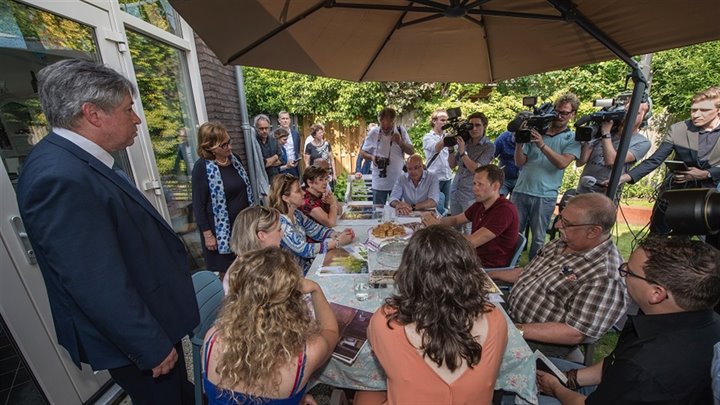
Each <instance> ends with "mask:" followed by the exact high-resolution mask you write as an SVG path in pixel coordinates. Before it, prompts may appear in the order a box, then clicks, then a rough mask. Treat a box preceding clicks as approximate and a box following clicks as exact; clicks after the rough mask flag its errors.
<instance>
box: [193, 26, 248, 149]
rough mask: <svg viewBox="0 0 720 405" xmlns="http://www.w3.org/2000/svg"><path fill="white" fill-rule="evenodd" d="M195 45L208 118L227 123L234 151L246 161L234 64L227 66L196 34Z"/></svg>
mask: <svg viewBox="0 0 720 405" xmlns="http://www.w3.org/2000/svg"><path fill="white" fill-rule="evenodd" d="M195 46H196V48H197V57H198V63H199V65H200V76H201V78H202V86H203V92H204V94H205V108H206V109H207V114H208V120H209V121H215V122H220V123H221V124H223V125H225V127H226V128H227V130H228V132H229V133H230V138H231V139H232V142H233V152H235V153H236V154H238V155H239V156H240V157H241V158H242V160H243V162H247V156H246V154H245V140H244V136H243V133H242V126H241V125H242V121H241V119H240V102H239V100H238V93H237V82H236V80H235V67H234V66H224V65H223V64H222V62H220V60H219V59H218V58H217V57H216V56H215V54H214V53H213V52H212V51H211V50H210V48H208V47H207V45H205V43H204V42H203V40H202V39H200V37H198V36H197V35H195ZM201 124H202V123H201Z"/></svg>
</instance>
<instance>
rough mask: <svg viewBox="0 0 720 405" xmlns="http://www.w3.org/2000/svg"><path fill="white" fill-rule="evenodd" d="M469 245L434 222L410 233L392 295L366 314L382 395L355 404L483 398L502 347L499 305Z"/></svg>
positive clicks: (362, 396) (488, 398)
mask: <svg viewBox="0 0 720 405" xmlns="http://www.w3.org/2000/svg"><path fill="white" fill-rule="evenodd" d="M486 277H487V276H485V274H484V273H483V270H482V267H481V265H480V261H479V259H478V257H477V255H476V254H475V250H474V249H473V248H472V247H471V246H470V244H469V243H468V242H467V240H466V239H465V238H463V236H462V235H461V234H460V233H458V232H456V231H455V230H453V229H451V228H449V227H447V226H441V225H434V226H430V227H428V228H426V229H423V230H421V231H419V232H417V233H416V234H415V235H414V236H413V238H412V239H411V240H410V244H409V245H408V247H407V249H405V252H404V254H403V257H402V262H401V263H400V268H399V269H398V271H397V274H396V276H395V281H396V287H397V293H396V294H394V295H393V296H391V297H390V298H388V299H387V302H386V303H385V305H383V306H382V307H380V308H379V309H378V310H377V312H376V313H375V314H374V315H373V317H372V320H371V321H370V327H369V328H368V338H369V339H370V343H371V344H372V348H373V351H374V352H375V355H376V356H377V358H378V359H379V360H380V364H382V367H383V369H384V370H385V373H386V375H387V379H388V380H387V388H388V390H387V393H368V392H363V393H358V394H357V395H356V402H355V403H356V404H368V403H388V404H457V405H459V404H473V405H475V404H490V403H492V397H493V390H494V387H495V380H496V379H497V375H498V370H499V368H500V361H501V360H502V356H503V353H504V352H505V346H506V345H507V324H506V321H505V317H504V315H503V314H502V312H501V310H500V309H498V308H497V307H495V306H494V305H493V304H491V303H489V302H488V301H487V292H488V285H487V284H486V282H485V281H486Z"/></svg>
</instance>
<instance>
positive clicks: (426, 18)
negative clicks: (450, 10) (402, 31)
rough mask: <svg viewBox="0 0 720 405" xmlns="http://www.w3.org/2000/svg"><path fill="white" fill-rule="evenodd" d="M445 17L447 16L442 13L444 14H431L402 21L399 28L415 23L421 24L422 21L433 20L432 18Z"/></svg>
mask: <svg viewBox="0 0 720 405" xmlns="http://www.w3.org/2000/svg"><path fill="white" fill-rule="evenodd" d="M443 17H445V16H444V15H442V14H440V13H438V14H434V15H429V16H427V17H422V18H418V19H416V20H412V21H408V22H404V23H400V26H399V27H398V28H405V27H407V26H410V25H415V24H420V23H424V22H428V21H432V20H437V19H438V18H443Z"/></svg>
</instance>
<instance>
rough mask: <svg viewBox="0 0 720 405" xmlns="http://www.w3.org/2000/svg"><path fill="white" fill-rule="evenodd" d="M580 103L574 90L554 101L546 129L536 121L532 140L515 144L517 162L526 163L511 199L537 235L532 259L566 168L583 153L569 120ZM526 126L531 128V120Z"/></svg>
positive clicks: (542, 239) (522, 222) (542, 238)
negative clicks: (538, 125) (569, 125)
mask: <svg viewBox="0 0 720 405" xmlns="http://www.w3.org/2000/svg"><path fill="white" fill-rule="evenodd" d="M579 106H580V100H578V98H577V96H575V95H574V94H572V93H567V94H564V95H562V96H560V98H558V99H557V100H556V101H555V103H554V105H553V109H554V111H555V112H556V113H557V115H556V117H555V118H554V119H552V121H550V125H549V127H548V128H547V130H546V131H545V133H544V134H541V133H540V132H538V128H537V126H535V125H533V126H532V127H531V128H530V129H529V130H530V142H528V143H516V144H515V163H516V164H517V165H518V166H522V171H521V172H520V176H519V177H518V181H517V183H516V185H515V189H514V190H513V193H512V197H511V198H510V200H511V201H512V202H513V203H515V206H517V209H518V214H519V217H520V229H525V228H526V226H527V225H528V223H529V224H530V232H531V233H532V235H533V236H532V244H531V245H530V258H531V259H532V258H533V257H535V254H536V253H537V252H538V250H540V248H542V246H543V244H544V243H545V231H546V230H547V227H548V223H549V222H550V216H551V215H552V212H553V210H554V209H555V201H556V199H557V193H558V192H557V190H558V188H559V187H560V183H561V182H562V177H563V172H564V171H565V168H566V167H567V166H568V165H569V164H570V163H571V162H572V161H573V160H575V159H577V158H578V157H580V144H579V143H577V142H575V134H574V133H573V132H572V131H571V130H570V129H569V128H568V122H570V120H572V119H573V118H575V112H576V111H577V109H578V107H579ZM533 124H535V123H533ZM524 126H525V127H526V128H527V126H528V123H526V124H525V125H524ZM518 129H524V128H518ZM539 129H543V128H542V127H541V128H539ZM516 139H517V133H516ZM517 142H519V141H517Z"/></svg>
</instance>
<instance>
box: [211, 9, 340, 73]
mask: <svg viewBox="0 0 720 405" xmlns="http://www.w3.org/2000/svg"><path fill="white" fill-rule="evenodd" d="M327 3H328V2H327V1H326V0H323V1H320V2H319V3H318V4H316V5H314V6H313V7H311V8H309V9H307V10H305V11H303V12H302V13H301V14H298V15H297V17H295V18H293V19H292V20H290V21H287V22H285V23H284V24H282V25H280V26H279V27H277V28H275V29H274V30H272V31H270V32H268V33H267V34H265V35H263V36H262V37H260V38H258V39H257V40H256V41H255V42H253V43H252V44H250V45H248V46H246V47H245V48H243V49H241V50H240V51H238V52H235V53H234V54H232V55H230V57H229V58H228V59H227V62H225V64H226V65H228V64H230V63H231V62H232V61H234V60H235V59H237V58H239V57H241V56H243V55H245V54H246V53H248V52H250V51H252V50H253V49H255V48H256V47H257V46H258V45H260V44H262V43H263V42H265V41H267V40H269V39H270V38H272V37H274V36H275V35H277V34H279V33H280V32H282V31H285V30H287V29H288V28H290V27H292V26H293V25H294V24H295V23H297V22H298V21H300V20H302V19H304V18H305V17H307V16H309V15H310V14H312V13H314V12H316V11H318V10H320V9H321V8H323V7H325V6H326V5H327Z"/></svg>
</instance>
